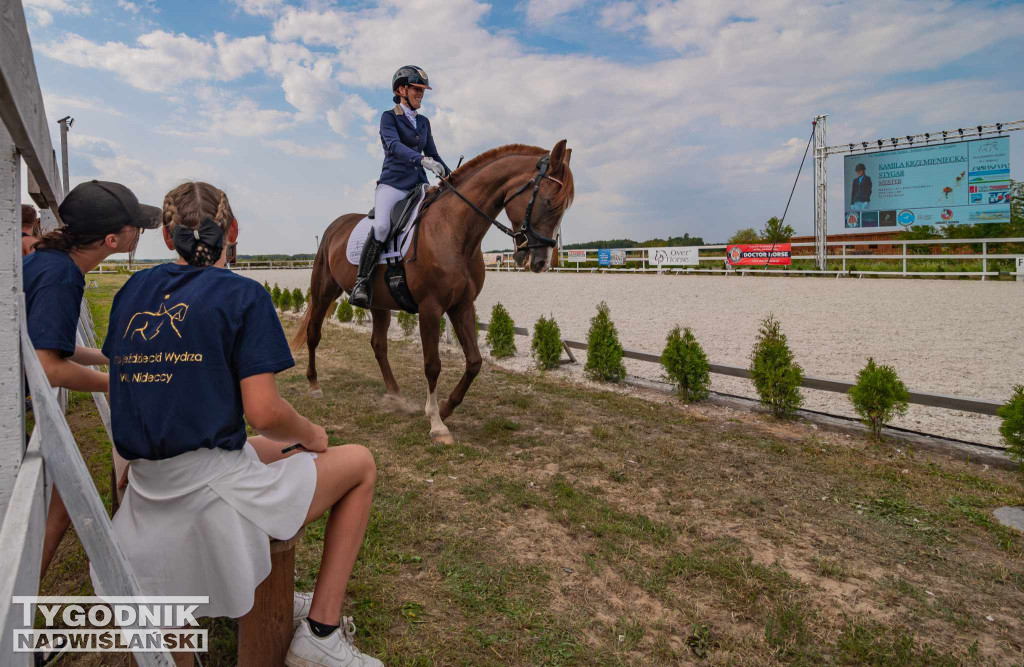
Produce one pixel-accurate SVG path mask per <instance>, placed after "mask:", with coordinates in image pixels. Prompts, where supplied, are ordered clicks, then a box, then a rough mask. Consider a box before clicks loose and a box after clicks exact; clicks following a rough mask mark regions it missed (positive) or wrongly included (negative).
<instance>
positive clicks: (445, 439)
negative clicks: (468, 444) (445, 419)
mask: <svg viewBox="0 0 1024 667" xmlns="http://www.w3.org/2000/svg"><path fill="white" fill-rule="evenodd" d="M430 442H432V443H433V444H435V445H454V444H455V438H453V437H452V434H451V433H449V432H448V431H445V432H443V433H431V434H430Z"/></svg>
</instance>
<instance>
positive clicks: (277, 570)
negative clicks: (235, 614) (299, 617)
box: [238, 528, 306, 667]
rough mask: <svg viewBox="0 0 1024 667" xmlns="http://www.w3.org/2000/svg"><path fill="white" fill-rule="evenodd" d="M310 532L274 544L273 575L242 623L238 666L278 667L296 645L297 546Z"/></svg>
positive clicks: (272, 542) (262, 585) (257, 592)
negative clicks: (293, 641)
mask: <svg viewBox="0 0 1024 667" xmlns="http://www.w3.org/2000/svg"><path fill="white" fill-rule="evenodd" d="M305 532H306V529H305V528H303V529H302V530H300V531H299V532H298V533H297V534H296V535H295V536H294V537H292V538H291V539H290V540H285V541H281V540H271V541H270V574H269V575H267V578H266V579H264V580H263V582H262V583H261V584H260V585H259V587H258V588H257V589H256V593H255V598H254V600H253V605H252V609H250V610H249V613H248V614H246V615H245V616H243V617H242V618H241V619H239V621H238V664H239V665H252V666H253V667H278V666H279V665H283V664H284V659H285V656H286V655H287V654H288V646H289V645H291V643H292V635H293V634H294V631H293V630H292V613H293V610H294V607H293V604H292V598H293V597H294V595H295V545H296V544H298V543H299V541H300V540H302V536H303V535H304V534H305Z"/></svg>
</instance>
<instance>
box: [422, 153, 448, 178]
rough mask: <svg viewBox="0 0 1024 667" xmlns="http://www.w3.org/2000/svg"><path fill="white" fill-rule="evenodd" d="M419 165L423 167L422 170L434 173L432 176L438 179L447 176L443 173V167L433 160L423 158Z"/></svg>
mask: <svg viewBox="0 0 1024 667" xmlns="http://www.w3.org/2000/svg"><path fill="white" fill-rule="evenodd" d="M420 164H421V165H423V168H424V169H427V170H428V171H432V172H434V175H435V176H437V177H438V178H444V177H445V176H447V175H448V174H447V172H446V171H445V168H444V165H443V164H441V163H440V162H438V161H437V160H435V159H433V158H429V157H425V158H423V159H422V160H420Z"/></svg>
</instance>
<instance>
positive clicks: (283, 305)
mask: <svg viewBox="0 0 1024 667" xmlns="http://www.w3.org/2000/svg"><path fill="white" fill-rule="evenodd" d="M277 307H278V308H280V309H281V312H282V313H284V312H287V311H289V310H291V309H292V291H291V290H288V289H283V290H281V298H279V299H278V300H277Z"/></svg>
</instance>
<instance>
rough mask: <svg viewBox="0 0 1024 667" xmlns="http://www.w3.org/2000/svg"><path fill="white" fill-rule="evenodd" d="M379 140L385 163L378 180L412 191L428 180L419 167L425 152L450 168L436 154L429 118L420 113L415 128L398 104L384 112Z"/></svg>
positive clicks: (446, 167) (381, 118)
mask: <svg viewBox="0 0 1024 667" xmlns="http://www.w3.org/2000/svg"><path fill="white" fill-rule="evenodd" d="M380 143H381V144H383V145H384V166H383V168H381V172H380V180H378V181H377V183H384V184H385V185H390V186H391V187H393V188H398V189H399V190H411V189H413V188H414V187H415V186H416V184H417V183H427V182H428V181H427V173H426V171H424V169H423V167H421V166H420V160H422V159H423V156H424V155H426V156H427V157H429V158H433V159H435V160H437V161H438V162H440V163H441V164H442V165H444V168H445V170H446V171H451V170H450V169H448V165H446V164H444V160H442V159H441V156H440V155H438V154H437V147H436V146H434V137H433V135H432V134H431V133H430V121H429V120H427V117H426V116H424V115H422V114H417V115H416V127H413V126H412V123H411V122H409V119H408V118H406V117H405V113H403V112H402V107H401V105H398V104H396V105H395V108H394V109H389V110H387V111H385V112H384V113H383V114H381V117H380Z"/></svg>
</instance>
